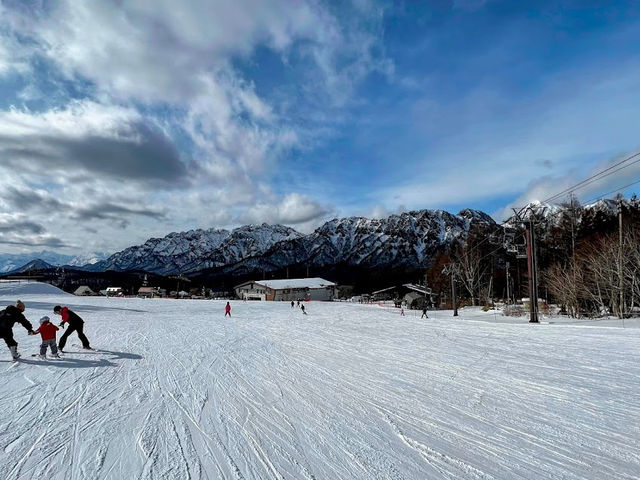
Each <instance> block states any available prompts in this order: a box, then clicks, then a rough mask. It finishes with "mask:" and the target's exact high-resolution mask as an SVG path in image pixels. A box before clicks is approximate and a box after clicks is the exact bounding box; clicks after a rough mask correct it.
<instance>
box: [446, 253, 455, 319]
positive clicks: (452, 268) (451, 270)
mask: <svg viewBox="0 0 640 480" xmlns="http://www.w3.org/2000/svg"><path fill="white" fill-rule="evenodd" d="M443 273H444V274H445V275H451V305H452V306H453V316H454V317H457V316H458V302H457V299H456V275H457V274H458V265H457V264H456V263H450V264H449V265H447V266H445V267H444V270H443Z"/></svg>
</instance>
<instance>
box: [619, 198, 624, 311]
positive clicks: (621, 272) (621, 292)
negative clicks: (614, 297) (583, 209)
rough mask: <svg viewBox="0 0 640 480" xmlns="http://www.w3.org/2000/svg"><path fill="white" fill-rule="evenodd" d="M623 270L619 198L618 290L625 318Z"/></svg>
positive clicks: (620, 200)
mask: <svg viewBox="0 0 640 480" xmlns="http://www.w3.org/2000/svg"><path fill="white" fill-rule="evenodd" d="M622 275H623V271H622V199H621V198H620V199H618V290H619V291H620V300H619V302H620V318H622V319H624V278H623V276H622Z"/></svg>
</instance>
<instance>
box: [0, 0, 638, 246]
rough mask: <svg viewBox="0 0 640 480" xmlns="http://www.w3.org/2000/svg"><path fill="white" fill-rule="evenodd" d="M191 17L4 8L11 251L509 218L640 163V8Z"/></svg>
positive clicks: (606, 187) (66, 4)
mask: <svg viewBox="0 0 640 480" xmlns="http://www.w3.org/2000/svg"><path fill="white" fill-rule="evenodd" d="M178 3H179V4H177V2H172V1H169V0H157V1H147V0H135V1H125V2H89V3H87V2H74V1H71V0H68V1H56V2H48V1H44V0H42V1H36V0H32V1H28V2H25V1H18V0H12V1H3V2H2V3H0V5H1V6H0V174H1V175H0V178H1V179H0V182H1V183H2V185H0V187H2V188H3V189H4V191H5V192H6V194H5V195H3V197H2V198H0V251H7V252H16V251H25V250H30V249H40V248H43V247H47V248H54V249H57V250H60V251H65V253H68V252H75V251H82V252H85V253H86V252H90V251H107V252H110V251H116V250H119V249H122V248H124V247H127V246H130V245H132V244H138V243H142V242H144V241H145V240H146V239H147V238H149V237H151V236H164V235H166V234H167V233H169V232H171V231H182V230H188V229H192V228H211V227H217V228H232V227H235V226H239V225H242V224H246V223H258V222H268V223H283V224H286V225H290V226H292V227H294V228H296V229H298V230H300V231H305V232H306V231H310V230H312V229H313V228H315V227H316V226H318V225H320V224H321V223H322V222H324V221H326V220H328V219H330V218H333V217H336V216H350V215H364V216H369V217H372V216H375V217H383V216H387V215H389V214H392V213H397V212H401V211H404V210H409V209H422V208H442V209H446V210H449V211H453V212H455V211H458V210H460V209H462V208H468V207H470V208H477V209H481V210H484V211H486V212H488V213H490V214H492V215H494V217H495V218H496V219H502V218H503V217H504V215H505V212H508V211H509V208H510V207H512V206H518V205H522V204H524V203H526V202H528V201H530V200H535V199H538V200H543V199H544V198H547V197H549V196H551V195H553V194H554V193H556V192H558V191H561V190H563V189H565V188H566V187H567V186H570V185H572V184H575V183H577V182H579V181H580V180H582V179H583V178H585V177H587V176H589V175H590V174H592V173H594V172H597V171H599V170H601V169H603V168H606V166H607V165H610V164H611V163H613V162H615V161H617V160H618V159H620V158H622V157H624V156H625V155H628V154H630V153H633V152H635V151H637V149H638V148H640V137H639V136H638V125H639V122H638V120H637V113H636V107H637V105H640V88H638V87H640V54H639V49H638V47H637V46H638V45H640V6H638V4H637V2H611V1H609V2H605V1H600V2H597V1H580V2H579V1H562V2H559V1H556V2H544V1H536V2H526V1H518V2H514V1H497V0H496V1H491V0H485V1H483V0H456V1H453V0H451V1H445V0H442V1H428V2H393V3H388V2H376V1H373V0H352V1H351V2H348V1H345V2H318V1H304V0H296V1H292V0H269V1H258V0H234V1H231V0H217V1H213V2H212V1H208V0H206V1H205V0H193V1H184V2H178ZM635 179H640V168H638V167H636V166H635V165H634V166H633V167H630V168H628V169H625V170H623V171H621V172H620V173H619V174H618V175H615V176H612V177H609V178H607V180H606V181H603V182H599V183H597V184H594V185H590V186H589V187H588V188H586V189H584V191H579V192H577V193H578V194H579V197H580V198H581V199H582V200H583V201H587V200H590V199H592V198H595V197H597V196H598V195H601V194H602V193H604V192H608V191H611V190H614V189H616V188H619V187H621V186H623V185H626V184H628V183H631V181H633V180H635ZM626 193H627V194H629V193H631V191H628V192H626Z"/></svg>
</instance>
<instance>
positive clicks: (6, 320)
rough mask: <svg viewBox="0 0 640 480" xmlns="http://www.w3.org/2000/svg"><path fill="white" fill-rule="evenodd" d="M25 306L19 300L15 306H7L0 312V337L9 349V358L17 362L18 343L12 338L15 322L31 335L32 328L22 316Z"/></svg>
mask: <svg viewBox="0 0 640 480" xmlns="http://www.w3.org/2000/svg"><path fill="white" fill-rule="evenodd" d="M25 308H26V307H25V305H24V303H22V302H21V301H20V300H18V301H17V302H16V304H15V305H9V306H8V307H7V308H5V309H4V310H2V311H0V337H2V339H3V340H4V341H5V343H6V344H7V347H9V351H10V352H11V357H13V359H14V360H18V358H20V354H19V353H18V342H16V341H15V340H14V338H13V326H14V325H15V323H16V322H18V323H19V324H20V325H22V326H23V327H24V328H26V329H27V332H29V335H33V334H34V333H33V326H32V325H31V323H30V322H29V320H27V319H26V317H25V316H24V313H23V312H24V310H25Z"/></svg>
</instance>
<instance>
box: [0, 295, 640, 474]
mask: <svg viewBox="0 0 640 480" xmlns="http://www.w3.org/2000/svg"><path fill="white" fill-rule="evenodd" d="M4 300H6V302H5V303H8V302H10V301H13V300H14V299H13V298H11V299H9V298H7V299H4ZM24 300H25V302H26V303H27V305H28V308H27V311H26V314H27V317H28V318H29V319H30V320H31V321H32V322H34V321H37V318H39V317H40V316H41V315H43V314H49V313H50V312H49V310H48V309H47V310H45V306H46V305H49V304H50V305H51V306H53V305H55V304H57V303H65V302H71V305H70V306H71V308H72V309H73V310H75V311H77V312H78V313H79V314H80V315H81V316H82V317H83V318H84V319H85V321H86V325H85V332H86V334H87V336H88V337H89V339H90V340H91V343H92V345H94V346H96V347H97V348H100V349H101V350H98V351H95V352H87V351H83V350H80V349H79V348H78V343H79V342H78V340H77V337H75V336H72V337H71V338H70V341H69V346H68V350H69V353H67V354H66V355H65V356H64V358H62V359H60V360H47V361H42V360H40V359H32V357H30V356H29V354H30V353H32V352H37V349H38V346H39V343H40V341H39V338H36V337H28V336H27V335H26V332H25V331H24V329H22V328H21V327H20V326H19V325H16V327H15V329H14V333H15V336H16V339H17V340H18V342H19V343H20V347H19V349H20V351H21V353H22V354H23V359H22V360H21V361H20V362H18V363H16V364H13V363H11V362H10V360H9V352H8V351H7V350H6V349H5V350H0V351H1V352H3V353H0V359H2V360H3V363H2V365H3V367H2V368H1V371H2V373H1V375H2V381H3V383H4V385H5V388H4V389H2V391H1V392H0V398H1V404H2V405H3V415H2V417H1V418H0V451H1V452H2V454H3V455H2V457H1V459H0V478H3V479H7V480H19V479H25V480H26V479H32V478H47V479H52V480H53V479H71V480H81V479H238V480H239V479H243V480H244V479H246V480H250V479H305V480H320V479H328V480H335V479H367V480H369V479H392V480H400V479H418V480H423V479H471V480H497V479H541V478H549V479H557V478H562V479H569V480H570V479H597V480H601V479H609V478H611V479H613V478H616V479H638V478H640V386H639V385H640V362H639V361H638V360H639V356H640V353H639V352H640V348H639V345H640V329H620V328H601V327H598V326H592V327H583V326H579V327H577V326H567V325H537V326H531V325H528V324H514V323H511V324H509V323H485V322H477V321H471V320H472V319H469V318H464V315H465V314H464V313H462V315H463V318H460V319H453V318H451V317H448V316H446V317H445V316H444V315H443V314H441V313H440V312H438V314H437V315H433V314H431V317H434V316H435V317H436V318H429V319H427V320H424V319H422V320H421V319H419V317H418V316H416V315H407V316H406V317H400V316H399V315H398V314H397V312H395V311H393V310H385V309H380V308H377V307H376V306H361V305H352V304H340V303H333V304H332V303H317V302H316V303H311V304H309V305H308V311H309V315H307V316H303V315H302V314H301V312H300V310H299V309H298V308H294V309H291V308H290V306H289V304H288V302H282V303H270V302H269V303H266V302H232V304H233V317H232V318H231V319H229V318H228V317H227V318H224V317H223V313H224V304H225V302H223V301H189V300H183V301H176V300H138V299H105V298H74V297H57V296H47V295H34V296H33V298H31V299H28V298H26V299H24ZM30 300H31V301H32V302H33V305H36V306H37V308H30V307H29V301H30ZM60 333H62V332H60ZM25 357H28V358H25Z"/></svg>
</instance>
